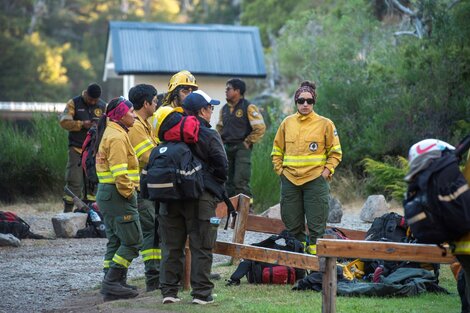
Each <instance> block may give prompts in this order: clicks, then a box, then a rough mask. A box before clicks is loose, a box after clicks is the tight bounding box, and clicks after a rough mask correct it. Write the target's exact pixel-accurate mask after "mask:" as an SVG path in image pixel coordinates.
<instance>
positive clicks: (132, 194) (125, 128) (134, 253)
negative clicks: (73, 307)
mask: <svg viewBox="0 0 470 313" xmlns="http://www.w3.org/2000/svg"><path fill="white" fill-rule="evenodd" d="M134 120H135V115H134V108H133V105H132V103H131V102H130V101H129V100H127V99H125V98H124V97H119V98H115V99H112V100H111V101H110V102H109V104H108V107H107V109H106V114H103V116H102V117H101V118H100V120H99V122H98V131H97V138H96V147H97V151H98V152H97V154H96V174H97V176H98V180H99V183H98V191H97V193H96V202H97V203H98V206H99V208H100V211H101V212H102V213H103V217H104V224H105V226H106V237H107V238H108V243H107V244H106V253H105V257H104V266H103V267H104V269H105V277H104V279H103V282H102V285H101V294H103V296H104V300H105V301H111V300H116V299H127V298H133V297H136V296H137V295H138V292H137V291H136V290H135V289H136V288H135V287H134V286H130V285H127V283H126V277H127V271H128V268H129V266H130V265H131V263H132V260H133V259H135V258H136V257H138V256H139V250H140V248H141V245H142V229H141V225H140V219H139V212H138V209H137V190H138V189H139V180H140V179H139V178H140V177H139V160H138V159H137V155H136V152H135V151H134V148H133V146H132V144H131V141H130V139H129V136H128V132H129V128H130V127H132V126H133V125H134Z"/></svg>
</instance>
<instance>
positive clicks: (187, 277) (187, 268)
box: [183, 236, 191, 290]
mask: <svg viewBox="0 0 470 313" xmlns="http://www.w3.org/2000/svg"><path fill="white" fill-rule="evenodd" d="M184 255H185V259H184V260H185V261H184V282H183V288H184V290H189V287H190V284H191V250H189V236H188V238H187V239H186V244H185V245H184Z"/></svg>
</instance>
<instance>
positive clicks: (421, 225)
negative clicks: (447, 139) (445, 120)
mask: <svg viewBox="0 0 470 313" xmlns="http://www.w3.org/2000/svg"><path fill="white" fill-rule="evenodd" d="M469 147H470V135H469V136H467V137H465V138H464V139H463V140H462V141H461V142H460V144H459V145H458V146H457V148H456V149H455V150H444V151H443V152H442V156H441V157H440V158H437V159H434V160H433V161H432V162H431V164H430V165H429V166H428V167H427V168H425V169H424V170H422V171H421V172H419V173H418V174H416V175H415V176H414V178H413V180H412V181H411V182H410V183H409V185H408V190H407V193H406V199H405V200H404V201H403V206H404V208H405V217H406V219H407V221H408V224H409V225H410V228H411V232H412V234H413V237H415V238H416V239H417V240H418V242H420V243H435V244H441V243H444V242H449V241H454V240H457V239H459V238H460V237H461V236H463V235H464V234H466V233H468V232H470V189H469V187H468V183H467V181H466V179H465V177H464V176H463V174H462V172H461V171H460V168H459V162H460V160H461V157H462V154H463V153H465V152H466V151H467V150H468V149H469Z"/></svg>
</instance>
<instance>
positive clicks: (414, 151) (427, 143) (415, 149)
mask: <svg viewBox="0 0 470 313" xmlns="http://www.w3.org/2000/svg"><path fill="white" fill-rule="evenodd" d="M445 149H449V150H455V147H454V146H452V145H450V144H448V143H447V142H445V141H442V140H438V139H424V140H421V141H420V142H417V143H415V144H414V145H412V146H411V148H410V151H409V153H408V162H410V163H411V162H412V161H413V160H414V159H416V158H417V157H418V156H420V155H422V154H425V153H427V152H430V151H436V150H439V151H444V150H445Z"/></svg>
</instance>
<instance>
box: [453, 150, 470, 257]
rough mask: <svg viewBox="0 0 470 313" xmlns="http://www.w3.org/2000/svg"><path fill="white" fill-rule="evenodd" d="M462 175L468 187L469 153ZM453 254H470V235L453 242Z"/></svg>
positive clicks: (469, 172)
mask: <svg viewBox="0 0 470 313" xmlns="http://www.w3.org/2000/svg"><path fill="white" fill-rule="evenodd" d="M463 175H464V176H465V179H467V183H468V184H469V185H470V153H469V154H468V158H467V163H466V164H465V169H464V170H463ZM454 245H455V250H454V254H470V233H468V234H466V235H464V236H463V237H462V238H460V240H459V241H456V242H454Z"/></svg>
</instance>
